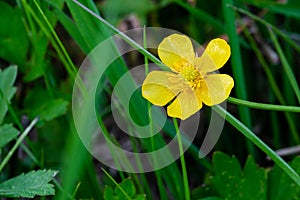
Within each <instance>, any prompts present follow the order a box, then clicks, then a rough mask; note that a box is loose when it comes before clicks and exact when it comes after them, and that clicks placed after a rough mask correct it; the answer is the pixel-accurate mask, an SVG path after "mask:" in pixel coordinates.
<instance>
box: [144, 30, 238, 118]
mask: <svg viewBox="0 0 300 200" xmlns="http://www.w3.org/2000/svg"><path fill="white" fill-rule="evenodd" d="M158 56H159V58H160V59H161V61H162V62H163V63H164V64H165V65H166V66H167V67H169V68H170V69H171V70H172V72H171V71H152V72H150V73H149V74H148V75H147V77H146V79H145V80H144V83H143V85H142V95H143V97H144V98H146V99H147V100H148V101H150V102H151V103H152V104H154V105H157V106H164V105H166V104H167V103H169V102H170V105H169V106H168V107H167V113H168V115H169V116H170V117H176V118H180V119H182V120H184V119H187V118H188V117H190V116H191V115H193V114H194V113H196V112H197V111H198V110H200V109H201V108H202V103H204V104H206V105H208V106H213V105H216V104H219V103H221V102H223V101H224V100H225V99H227V98H228V96H229V94H230V92H231V89H232V88H233V86H234V81H233V79H232V78H231V77H230V76H229V75H226V74H216V73H213V72H214V71H216V70H218V69H219V68H221V67H222V66H223V65H224V64H225V63H226V62H227V60H228V59H229V57H230V46H229V45H228V44H227V43H226V41H225V40H223V39H220V38H217V39H214V40H212V41H210V42H209V44H208V45H207V47H206V49H205V51H204V52H203V54H202V55H201V56H200V57H197V56H196V54H195V52H194V50H193V45H192V42H191V40H190V39H189V38H188V37H187V36H184V35H179V34H172V35H170V36H168V37H166V38H164V39H163V41H162V42H161V43H160V44H159V46H158Z"/></svg>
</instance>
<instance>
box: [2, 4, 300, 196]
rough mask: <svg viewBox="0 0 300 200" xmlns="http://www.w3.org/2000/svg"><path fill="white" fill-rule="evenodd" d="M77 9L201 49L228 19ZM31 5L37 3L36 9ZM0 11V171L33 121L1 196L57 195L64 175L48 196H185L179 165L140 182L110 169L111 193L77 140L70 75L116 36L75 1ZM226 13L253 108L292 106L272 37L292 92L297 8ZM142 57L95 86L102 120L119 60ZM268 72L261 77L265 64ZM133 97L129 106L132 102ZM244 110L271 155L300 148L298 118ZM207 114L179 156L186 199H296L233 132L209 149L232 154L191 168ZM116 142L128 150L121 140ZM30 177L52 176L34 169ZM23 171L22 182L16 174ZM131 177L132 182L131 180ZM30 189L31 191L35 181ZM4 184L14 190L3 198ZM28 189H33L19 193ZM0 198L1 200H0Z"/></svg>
mask: <svg viewBox="0 0 300 200" xmlns="http://www.w3.org/2000/svg"><path fill="white" fill-rule="evenodd" d="M35 2H36V3H35ZM80 2H82V3H83V4H84V5H86V6H87V7H88V8H89V9H91V10H92V11H93V12H95V13H97V14H99V15H101V16H103V17H104V19H106V20H107V21H108V22H109V23H110V24H112V25H114V26H115V27H117V28H119V29H121V30H123V31H125V30H128V29H132V28H137V27H142V26H144V25H146V26H147V27H152V26H153V27H163V28H170V29H175V30H177V31H180V32H182V33H184V34H186V35H188V36H190V37H192V38H193V39H195V40H196V41H198V42H199V43H200V44H203V45H205V44H206V42H207V41H209V40H210V39H212V38H215V37H223V38H226V39H228V26H227V25H228V24H226V23H225V19H227V18H226V16H225V12H224V7H223V5H222V3H221V1H218V0H211V1H209V2H208V1H200V0H198V1H196V0H190V1H183V0H182V1H180V0H139V1H133V0H129V1H125V0H101V1H90V0H82V1H80ZM36 5H39V7H40V8H41V10H42V12H41V11H40V10H39V7H37V6H36ZM225 6H226V5H225ZM0 7H1V12H0V147H1V153H0V160H1V162H2V161H3V158H4V157H5V155H7V154H8V153H9V152H10V151H11V148H12V146H13V144H14V143H15V140H17V139H18V138H19V136H18V133H19V132H21V133H22V132H23V131H24V129H26V127H27V126H28V124H29V121H31V120H33V119H34V118H35V117H37V116H39V117H40V120H39V123H38V124H37V126H36V127H35V128H34V130H33V131H32V132H30V133H29V135H28V137H27V138H26V140H25V141H24V142H23V143H22V145H20V147H19V149H18V151H16V153H14V154H13V157H12V158H11V159H10V160H9V162H8V164H7V166H6V167H5V168H4V169H3V170H2V171H1V174H0V180H1V183H0V196H3V195H5V196H11V197H21V196H22V197H33V196H35V195H51V194H54V190H53V188H52V185H49V184H48V182H49V181H51V180H52V178H53V177H54V175H53V174H54V172H55V171H56V170H58V171H59V172H60V173H59V174H58V175H57V179H55V180H56V181H55V182H54V184H55V186H56V187H55V189H56V195H55V196H54V197H53V198H54V199H72V198H77V199H80V198H84V199H111V198H114V199H123V196H122V195H124V194H123V192H122V191H120V187H121V188H123V189H124V190H125V192H126V193H127V194H129V196H130V198H132V199H168V198H171V199H180V200H181V199H183V198H184V196H183V193H184V192H183V181H182V176H181V173H180V170H181V166H180V164H178V163H177V162H174V163H173V164H171V165H170V166H168V167H166V168H164V169H161V170H159V171H157V172H153V173H148V174H127V173H123V172H117V171H114V170H111V171H110V173H111V175H112V176H113V178H114V179H116V180H117V182H120V184H119V187H118V186H115V185H112V183H111V180H110V179H108V178H107V176H105V175H104V174H103V172H102V171H101V170H100V167H104V166H103V165H102V164H99V163H98V162H96V161H94V160H93V158H92V157H91V156H90V154H89V153H88V152H87V151H86V149H85V147H84V146H83V145H82V143H81V141H80V140H79V138H78V136H77V134H76V130H75V127H74V122H73V119H72V112H71V105H72V89H73V84H74V78H75V76H74V75H76V72H77V70H78V67H79V66H80V65H81V63H82V61H83V59H84V57H85V56H86V55H87V54H88V53H89V52H91V51H92V49H93V48H94V47H95V46H97V45H98V44H99V43H100V42H102V41H104V40H105V39H107V38H109V37H110V36H111V35H112V32H111V30H108V29H107V28H106V27H105V26H104V25H103V24H102V23H101V22H99V21H98V20H97V19H95V18H94V17H93V16H91V15H90V14H88V13H87V12H86V11H84V10H82V9H81V8H80V7H78V6H77V5H76V4H75V3H74V2H73V1H71V0H65V1H64V0H51V1H50V0H36V1H29V0H27V1H26V0H15V1H9V0H6V1H3V0H1V1H0ZM236 8H238V9H242V10H244V11H246V12H249V13H251V14H253V15H254V16H256V17H258V18H259V19H261V20H262V21H263V22H265V23H269V26H265V24H264V23H262V22H261V21H258V20H257V19H254V17H253V16H251V15H247V14H245V12H241V10H238V9H236ZM226 9H229V10H230V11H231V12H234V15H233V16H234V19H233V20H234V21H231V23H233V24H235V25H236V26H234V28H236V34H237V37H235V38H230V40H234V42H236V44H238V45H239V48H240V54H239V55H237V56H240V58H241V61H242V66H238V67H241V68H243V70H244V77H245V78H244V80H243V81H244V82H245V88H246V90H245V92H246V94H247V96H248V98H249V100H251V101H257V102H268V103H274V104H283V103H285V104H287V105H296V106H299V102H297V98H296V96H295V93H294V91H293V90H292V89H291V85H290V80H289V78H288V77H287V76H286V74H285V72H284V70H283V66H282V62H281V58H280V56H279V55H278V52H277V51H276V48H275V46H274V42H273V41H272V38H271V36H270V34H269V31H268V28H270V27H271V26H272V27H276V28H277V29H278V31H280V32H281V33H282V34H283V35H284V36H286V38H284V37H281V36H280V34H279V36H280V37H278V41H279V43H280V44H281V48H282V50H283V53H284V55H285V57H286V58H287V62H288V64H289V65H290V66H291V70H292V72H293V75H294V77H295V79H296V80H297V81H298V84H299V80H300V72H299V70H297V66H299V64H300V59H299V56H298V55H299V49H298V50H297V47H299V43H300V35H299V32H300V24H299V17H300V12H299V9H300V1H298V0H288V1H278V0H263V1H258V0H235V1H233V6H230V7H226ZM42 14H44V16H43V15H42ZM44 17H46V18H47V19H48V20H49V23H50V25H51V27H52V28H53V29H54V30H55V32H56V33H57V35H58V38H59V40H58V39H57V38H55V35H54V34H53V32H52V30H51V28H50V27H49V26H48V25H47V21H45V18H44ZM276 34H278V32H276ZM287 40H291V41H290V42H287ZM59 41H61V42H62V43H61V44H62V46H60V43H59ZM231 42H232V41H231ZM291 42H292V44H291ZM255 47H257V48H255ZM256 50H258V51H256ZM153 53H154V54H155V52H153ZM69 58H70V60H69ZM143 59H144V58H143V56H140V55H139V56H136V57H134V56H132V57H124V58H122V59H118V60H116V61H115V62H114V63H113V64H112V65H111V67H110V68H109V69H108V70H107V71H106V72H105V77H104V78H103V80H101V84H102V86H103V88H100V90H101V91H99V94H101V98H100V99H99V102H98V105H97V106H99V107H101V109H102V110H103V111H105V112H103V113H101V114H102V115H101V117H103V121H104V122H110V123H111V120H110V118H109V117H110V116H111V112H110V99H109V98H110V94H111V91H112V88H113V86H114V85H115V84H116V83H117V81H118V79H119V78H120V77H121V76H122V75H123V74H124V73H126V72H127V70H128V66H127V63H131V64H132V65H131V66H134V64H136V63H141V62H142V63H143V62H144V60H143ZM264 63H265V64H266V65H265V68H263V67H262V66H264ZM72 66H76V68H75V67H72ZM266 69H267V70H266ZM17 71H18V74H17ZM233 71H234V69H233V65H231V63H227V64H226V67H224V68H222V71H221V72H222V73H228V74H232V73H233ZM268 73H269V75H268ZM271 79H273V80H274V82H275V83H276V84H277V86H275V90H274V87H272V84H270V82H272V81H270V80H271ZM273 86H274V85H273ZM276 87H278V91H279V95H278V92H276ZM237 94H238V92H237V91H236V92H233V93H232V96H237ZM136 96H137V97H135V99H134V100H135V101H137V102H141V103H137V104H136V105H137V106H134V107H133V108H132V109H131V110H132V113H133V114H134V116H135V120H137V121H138V120H141V119H144V115H143V114H144V112H139V111H141V110H144V109H145V102H144V101H143V99H142V98H141V97H140V96H139V95H136ZM280 96H282V98H280ZM281 99H283V100H284V101H283V102H282V101H281ZM134 100H132V103H131V104H134V102H135V101H134ZM139 105H140V106H139ZM238 108H239V107H237V106H236V105H234V104H228V111H229V112H230V113H232V114H233V115H234V116H237V118H239V119H241V118H243V117H242V116H241V114H240V113H239V112H238ZM249 113H250V114H249V116H247V117H249V118H250V119H251V121H252V124H251V126H250V127H249V128H250V129H251V130H253V131H254V132H255V133H256V134H257V135H258V136H259V137H260V138H261V139H262V140H263V141H264V142H265V143H267V144H268V145H269V146H270V147H271V148H273V149H279V148H284V147H290V146H293V145H299V144H298V143H297V140H296V139H295V138H296V137H297V135H299V130H300V124H299V123H297V121H298V120H299V114H292V113H282V112H269V111H263V110H250V112H249ZM209 115H210V112H209V110H208V109H206V108H204V109H203V110H202V111H201V116H203V118H201V128H200V129H201V130H199V134H198V136H197V137H196V140H195V141H194V142H193V146H192V147H191V148H190V149H189V150H188V151H187V153H186V154H185V155H186V161H187V169H188V176H189V179H190V187H191V188H197V189H195V190H194V192H193V196H192V197H193V199H201V198H205V199H297V198H298V197H299V187H298V186H297V185H295V183H293V182H292V181H291V180H290V178H289V177H288V176H287V175H286V174H284V173H283V172H282V171H281V170H280V169H279V167H278V166H275V167H274V168H273V163H270V162H269V161H267V160H266V158H265V154H263V153H262V152H260V151H257V152H258V153H257V155H253V157H251V156H248V155H249V153H250V152H249V149H248V148H247V146H246V145H245V144H246V139H245V138H244V137H243V136H242V135H241V134H239V132H238V131H236V130H234V129H233V128H232V127H231V126H230V125H229V124H226V125H225V127H224V130H223V133H222V136H221V138H220V139H219V141H218V144H217V146H216V147H215V148H214V151H216V150H219V151H222V152H226V153H227V154H229V155H235V157H230V156H228V155H225V154H224V153H220V152H219V153H215V154H214V156H212V155H209V156H208V158H206V159H204V160H203V159H202V160H199V158H198V157H197V156H198V150H199V147H200V146H201V142H202V139H203V136H201V134H202V133H205V130H206V129H207V126H208V120H209ZM110 123H107V124H108V125H107V130H108V131H116V129H115V127H114V125H111V124H110ZM166 129H168V130H166V132H170V133H172V132H174V130H173V127H170V126H168V127H167V128H166ZM118 131H119V130H117V132H118ZM117 136H118V133H117ZM116 138H117V137H116ZM165 139H166V138H164V137H163V136H161V135H159V136H157V137H155V142H156V144H157V146H164V145H165V144H166V143H167V142H168V140H165ZM116 141H117V139H116ZM122 142H124V143H126V142H130V141H129V139H127V138H122ZM139 145H144V149H147V150H149V149H150V147H151V146H150V141H147V140H144V141H143V142H141V143H139ZM211 160H212V162H211ZM286 160H293V161H292V162H290V165H291V167H292V168H294V169H295V170H296V171H297V172H298V173H299V172H300V171H299V166H300V163H299V158H294V156H293V155H289V156H288V157H287V158H286ZM244 162H245V163H246V164H245V166H244V168H243V169H242V167H241V165H240V163H244ZM211 164H212V166H211ZM257 165H259V166H263V167H264V168H263V167H258V166H257ZM37 169H53V170H55V171H53V170H52V171H51V170H50V171H33V170H37ZM24 172H28V173H26V174H23V175H19V174H21V173H24ZM17 175H19V176H17ZM37 176H39V178H38V177H37ZM129 176H130V177H132V179H127V177H129ZM14 177H15V178H14ZM41 177H44V178H41ZM35 180H36V181H38V182H34V181H35ZM278 180H279V181H278ZM30 183H32V184H34V185H39V184H40V186H41V187H38V188H36V189H37V190H36V191H33V190H32V188H31V186H32V185H30ZM38 183H39V184H38ZM203 184H204V186H202V185H203ZM105 185H108V186H107V187H105ZM12 186H18V187H16V188H15V190H11V187H12ZM21 190H22V191H23V192H22V191H21ZM29 190H31V191H32V192H31V193H27V192H28V191H29ZM5 191H8V193H5V194H4V192H5ZM20 191H21V192H20ZM1 192H2V193H1ZM9 192H10V193H9ZM144 194H146V197H145V196H144ZM282 195H284V196H282Z"/></svg>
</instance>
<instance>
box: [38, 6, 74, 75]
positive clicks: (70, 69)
mask: <svg viewBox="0 0 300 200" xmlns="http://www.w3.org/2000/svg"><path fill="white" fill-rule="evenodd" d="M33 2H34V4H35V6H36V7H37V9H38V11H39V12H40V14H41V15H42V17H43V19H44V21H45V22H46V24H47V26H48V28H49V30H50V31H51V33H52V35H53V37H54V39H55V41H56V42H57V44H58V46H59V48H60V49H59V48H57V50H59V51H58V52H60V50H61V51H62V54H63V55H64V56H65V58H66V61H67V63H66V64H65V66H66V67H67V71H68V72H69V74H70V76H71V77H72V79H73V80H75V77H76V72H77V70H76V67H75V66H74V64H73V62H72V60H71V58H70V57H69V55H68V53H67V51H66V49H65V47H64V45H63V44H62V42H61V41H60V39H59V37H58V36H57V34H56V32H55V31H54V29H53V28H52V26H51V24H50V22H49V20H48V18H47V17H46V15H45V13H44V12H43V10H42V9H41V7H40V6H39V4H38V3H37V2H36V0H33ZM41 27H43V26H41ZM46 32H48V31H46ZM49 36H50V35H49ZM54 43H55V42H52V44H54ZM61 57H63V56H61Z"/></svg>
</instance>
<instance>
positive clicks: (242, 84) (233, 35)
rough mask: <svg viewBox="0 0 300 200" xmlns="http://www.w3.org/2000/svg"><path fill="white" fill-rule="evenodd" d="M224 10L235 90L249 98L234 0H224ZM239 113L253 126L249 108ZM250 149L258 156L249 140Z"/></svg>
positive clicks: (241, 95) (240, 110)
mask: <svg viewBox="0 0 300 200" xmlns="http://www.w3.org/2000/svg"><path fill="white" fill-rule="evenodd" d="M222 3H223V12H224V18H225V24H226V31H227V34H228V37H229V43H230V47H231V51H232V54H231V65H232V73H233V75H234V81H235V83H236V84H235V85H236V86H235V90H236V94H237V96H238V97H239V98H241V99H247V98H248V97H247V96H248V95H247V87H246V79H245V73H244V68H243V62H242V56H241V55H242V54H241V49H240V43H239V37H238V34H237V32H236V24H235V22H236V21H235V16H234V11H233V10H232V9H231V8H229V6H231V5H233V1H232V0H223V1H222ZM239 114H240V117H241V120H242V122H243V123H245V124H246V125H247V126H249V127H251V126H252V125H251V124H252V122H251V113H250V110H249V109H248V108H242V107H241V108H239ZM246 144H247V149H248V151H249V152H250V153H251V154H252V155H253V156H254V157H256V155H257V152H256V150H255V148H254V146H253V144H252V143H249V142H247V143H246Z"/></svg>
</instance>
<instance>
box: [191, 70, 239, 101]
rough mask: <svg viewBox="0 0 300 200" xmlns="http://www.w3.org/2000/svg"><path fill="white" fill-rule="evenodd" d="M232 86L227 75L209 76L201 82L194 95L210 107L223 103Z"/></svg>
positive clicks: (230, 79)
mask: <svg viewBox="0 0 300 200" xmlns="http://www.w3.org/2000/svg"><path fill="white" fill-rule="evenodd" d="M233 86H234V81H233V79H232V78H231V76H229V75H227V74H210V75H207V76H206V77H205V79H204V81H203V82H201V86H200V88H199V89H197V91H196V93H197V94H198V95H199V96H200V98H201V100H202V101H203V103H204V104H206V105H208V106H212V105H216V104H219V103H221V102H223V101H225V100H226V99H227V98H228V96H229V94H230V92H231V89H232V88H233Z"/></svg>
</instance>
